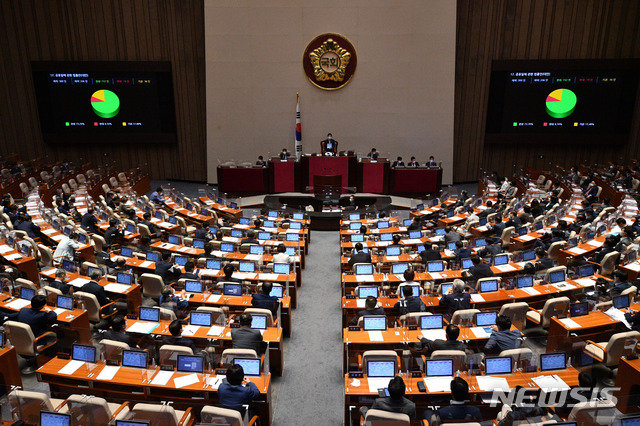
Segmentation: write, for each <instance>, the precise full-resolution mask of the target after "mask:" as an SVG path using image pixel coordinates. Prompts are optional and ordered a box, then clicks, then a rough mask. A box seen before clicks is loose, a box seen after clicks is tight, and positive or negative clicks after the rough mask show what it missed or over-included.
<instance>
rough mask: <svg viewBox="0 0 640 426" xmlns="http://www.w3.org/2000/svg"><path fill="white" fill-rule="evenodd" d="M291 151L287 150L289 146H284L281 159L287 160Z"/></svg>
mask: <svg viewBox="0 0 640 426" xmlns="http://www.w3.org/2000/svg"><path fill="white" fill-rule="evenodd" d="M290 155H291V153H290V152H289V151H287V148H282V152H280V160H282V161H287V159H288V158H289V156H290Z"/></svg>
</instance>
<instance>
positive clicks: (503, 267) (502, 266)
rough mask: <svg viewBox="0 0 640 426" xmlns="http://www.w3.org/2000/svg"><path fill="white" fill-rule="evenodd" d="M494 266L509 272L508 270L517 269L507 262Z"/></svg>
mask: <svg viewBox="0 0 640 426" xmlns="http://www.w3.org/2000/svg"><path fill="white" fill-rule="evenodd" d="M496 268H498V269H499V270H500V271H502V272H510V271H515V270H516V269H517V268H515V267H514V266H511V265H509V264H508V263H507V264H506V265H498V266H496Z"/></svg>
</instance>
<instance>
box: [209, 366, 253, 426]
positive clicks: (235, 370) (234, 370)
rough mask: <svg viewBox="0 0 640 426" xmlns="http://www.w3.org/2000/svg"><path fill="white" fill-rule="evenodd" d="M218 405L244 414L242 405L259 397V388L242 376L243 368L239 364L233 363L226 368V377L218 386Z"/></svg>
mask: <svg viewBox="0 0 640 426" xmlns="http://www.w3.org/2000/svg"><path fill="white" fill-rule="evenodd" d="M218 398H219V399H220V405H222V407H224V408H228V409H230V410H236V411H238V412H239V413H240V414H241V415H243V416H244V413H245V408H244V406H245V405H247V404H249V403H250V402H251V401H255V400H257V399H259V398H260V390H258V387H257V386H256V385H255V384H254V383H253V382H250V381H249V380H248V379H246V378H245V377H244V369H243V368H242V366H241V365H239V364H233V365H231V366H229V368H228V369H227V374H226V377H225V378H224V379H223V380H222V383H221V384H220V386H219V387H218Z"/></svg>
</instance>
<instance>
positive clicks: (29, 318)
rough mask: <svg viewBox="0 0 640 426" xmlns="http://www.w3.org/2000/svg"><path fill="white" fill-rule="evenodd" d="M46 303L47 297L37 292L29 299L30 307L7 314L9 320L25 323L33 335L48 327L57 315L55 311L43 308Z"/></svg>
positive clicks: (36, 335)
mask: <svg viewBox="0 0 640 426" xmlns="http://www.w3.org/2000/svg"><path fill="white" fill-rule="evenodd" d="M46 304H47V297H46V296H44V295H42V294H37V295H35V296H33V298H32V299H31V307H29V308H22V309H20V310H19V311H18V312H15V313H13V314H10V315H8V317H7V319H8V320H10V321H17V322H21V323H24V324H27V325H28V326H29V327H31V331H32V332H33V335H34V336H35V337H38V336H40V335H41V334H42V333H44V332H45V331H47V330H48V329H49V326H50V325H51V324H53V323H55V322H56V319H57V318H58V316H57V315H56V313H55V312H53V311H50V310H47V311H44V310H43V308H44V306H45V305H46Z"/></svg>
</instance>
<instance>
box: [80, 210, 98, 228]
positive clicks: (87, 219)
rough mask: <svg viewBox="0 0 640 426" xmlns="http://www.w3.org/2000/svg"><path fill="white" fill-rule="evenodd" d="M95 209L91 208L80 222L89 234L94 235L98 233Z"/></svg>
mask: <svg viewBox="0 0 640 426" xmlns="http://www.w3.org/2000/svg"><path fill="white" fill-rule="evenodd" d="M94 211H95V210H94V209H93V207H89V208H88V209H87V212H86V213H85V214H84V215H83V216H82V220H81V221H80V226H81V227H82V229H84V230H85V231H87V232H93V233H94V234H95V233H97V232H98V218H97V217H95V215H94V214H93V213H94Z"/></svg>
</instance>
